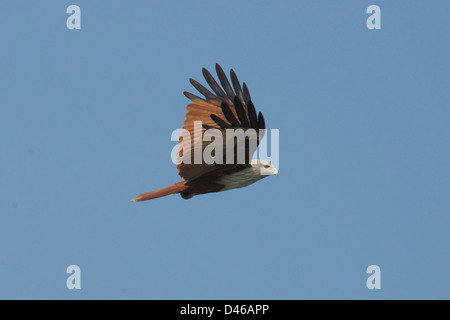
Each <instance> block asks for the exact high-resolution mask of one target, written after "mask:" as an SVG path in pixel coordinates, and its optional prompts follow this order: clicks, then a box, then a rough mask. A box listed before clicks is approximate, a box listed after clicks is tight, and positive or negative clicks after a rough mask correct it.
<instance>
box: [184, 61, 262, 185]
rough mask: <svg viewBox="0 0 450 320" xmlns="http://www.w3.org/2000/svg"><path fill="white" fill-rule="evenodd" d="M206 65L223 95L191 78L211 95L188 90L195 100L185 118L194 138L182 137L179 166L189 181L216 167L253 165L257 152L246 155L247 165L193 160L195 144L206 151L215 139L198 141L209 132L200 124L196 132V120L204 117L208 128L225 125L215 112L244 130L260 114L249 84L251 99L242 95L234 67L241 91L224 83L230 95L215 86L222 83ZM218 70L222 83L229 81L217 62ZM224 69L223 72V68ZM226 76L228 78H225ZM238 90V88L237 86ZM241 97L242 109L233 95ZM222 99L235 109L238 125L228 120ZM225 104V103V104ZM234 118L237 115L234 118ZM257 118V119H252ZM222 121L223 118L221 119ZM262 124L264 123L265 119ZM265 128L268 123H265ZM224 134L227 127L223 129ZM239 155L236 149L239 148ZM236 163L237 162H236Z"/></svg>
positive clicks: (234, 80) (189, 106)
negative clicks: (255, 107)
mask: <svg viewBox="0 0 450 320" xmlns="http://www.w3.org/2000/svg"><path fill="white" fill-rule="evenodd" d="M205 70H206V69H204V71H203V73H204V75H205V74H206V80H207V82H208V83H209V84H210V85H211V84H213V88H212V89H213V91H214V92H216V93H217V92H219V93H220V94H221V96H214V94H213V93H211V92H210V91H208V92H206V90H207V89H206V88H204V87H203V86H201V85H200V84H199V83H198V82H196V81H193V80H191V83H192V84H193V85H194V87H196V89H197V90H199V91H200V93H207V95H206V96H205V98H200V97H198V96H196V95H194V94H192V93H188V92H186V93H185V95H186V97H188V98H189V99H191V101H192V103H191V104H188V105H187V107H186V109H187V113H186V119H185V121H184V126H183V129H185V130H187V131H188V132H189V135H190V139H189V138H187V139H184V138H183V137H180V141H179V154H178V163H179V164H178V166H177V168H178V170H179V174H180V176H181V177H182V178H184V179H185V180H187V181H193V180H195V179H198V178H200V177H201V176H204V175H205V174H208V173H211V172H213V171H215V170H220V171H222V170H227V171H230V170H231V171H232V170H233V168H235V169H236V170H242V169H243V168H245V167H247V166H249V165H250V164H249V162H250V160H251V156H252V155H253V152H254V151H255V150H252V152H251V153H252V155H250V156H247V157H246V165H244V166H243V165H242V164H241V165H230V164H206V163H201V164H194V163H193V153H194V148H196V147H198V148H201V149H202V154H203V150H204V148H205V147H206V146H207V145H208V144H209V143H211V142H209V141H207V142H205V141H204V142H203V143H202V145H198V141H199V140H200V139H201V138H202V136H203V133H204V132H205V130H206V129H205V128H204V127H198V128H197V132H195V129H196V128H195V125H194V122H195V121H201V124H202V125H205V126H207V127H208V128H217V129H222V128H221V127H220V126H219V124H217V123H216V122H215V121H213V119H212V118H211V115H215V116H217V117H219V118H220V119H222V120H223V121H224V122H225V123H226V124H227V126H229V127H232V128H234V129H235V128H242V129H244V130H246V129H249V128H251V127H255V126H256V125H255V121H254V118H255V116H256V115H254V114H253V113H254V108H253V104H252V102H251V100H250V98H249V97H250V94H249V93H248V88H247V86H245V98H247V99H248V100H249V101H245V100H246V99H242V95H243V94H242V92H240V90H239V89H240V85H239V81H238V80H237V77H236V75H235V73H234V71H232V72H231V78H232V81H233V85H234V87H235V88H238V89H237V90H238V91H239V92H238V93H237V94H236V95H234V97H233V95H231V92H228V91H230V90H231V87H230V88H228V87H229V84H228V87H227V86H226V87H224V89H225V91H227V93H230V95H229V96H228V97H227V96H225V95H224V94H223V92H221V91H220V90H219V89H218V88H215V87H216V85H217V86H218V84H217V83H216V82H215V81H213V79H212V76H211V75H210V74H209V72H207V71H206V72H205ZM216 70H218V75H219V80H220V82H221V83H222V85H223V84H224V83H225V84H227V82H228V80H227V79H226V77H225V74H224V73H223V71H221V68H220V66H219V65H216ZM219 71H221V72H219ZM224 77H225V78H224ZM235 90H236V89H235ZM236 96H237V97H238V99H240V104H241V105H242V106H238V107H239V109H238V110H237V111H236V106H235V103H234V102H233V101H232V99H235V97H236ZM222 103H226V105H227V106H229V111H231V113H232V114H233V115H234V117H235V118H236V119H237V120H238V122H239V126H236V121H234V123H235V125H234V126H232V125H231V124H230V121H228V120H227V116H226V115H225V114H224V112H223V110H222V107H221V105H222ZM249 104H251V106H250V114H249V106H248V105H249ZM224 108H225V107H224ZM226 111H227V112H228V118H230V114H229V111H228V110H226ZM231 120H234V119H231ZM252 120H253V121H252ZM219 123H220V122H219ZM262 125H264V124H263V123H262ZM264 128H265V126H264ZM264 128H259V129H264ZM221 131H222V132H223V134H224V130H221ZM260 138H261V137H259V138H258V140H257V144H259V141H260ZM224 141H225V137H224ZM235 155H236V152H235ZM225 157H226V155H225V152H224V158H225ZM235 163H236V162H235ZM224 168H226V169H224Z"/></svg>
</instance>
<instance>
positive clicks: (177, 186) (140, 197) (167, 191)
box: [131, 181, 188, 201]
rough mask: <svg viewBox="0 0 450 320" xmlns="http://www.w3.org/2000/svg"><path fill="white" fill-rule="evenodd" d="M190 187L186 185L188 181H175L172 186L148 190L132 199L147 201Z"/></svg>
mask: <svg viewBox="0 0 450 320" xmlns="http://www.w3.org/2000/svg"><path fill="white" fill-rule="evenodd" d="M187 188H188V187H187V186H186V181H180V182H178V183H175V184H174V185H171V186H170V187H166V188H162V189H159V190H156V191H152V192H147V193H143V194H140V195H138V196H137V197H136V198H134V199H132V200H131V201H146V200H151V199H156V198H161V197H165V196H168V195H170V194H174V193H180V192H182V191H184V190H186V189H187Z"/></svg>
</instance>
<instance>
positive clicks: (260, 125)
mask: <svg viewBox="0 0 450 320" xmlns="http://www.w3.org/2000/svg"><path fill="white" fill-rule="evenodd" d="M265 128H266V122H265V121H264V116H263V114H262V113H261V112H260V113H259V114H258V129H265Z"/></svg>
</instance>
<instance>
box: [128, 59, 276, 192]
mask: <svg viewBox="0 0 450 320" xmlns="http://www.w3.org/2000/svg"><path fill="white" fill-rule="evenodd" d="M202 71H203V76H204V77H205V79H206V82H207V83H208V84H209V86H210V87H211V89H212V90H213V91H214V93H213V92H211V91H210V90H208V89H207V88H205V87H204V86H203V85H201V84H200V83H199V82H197V81H195V80H194V79H189V80H190V82H191V84H192V85H193V86H194V87H195V88H196V89H197V90H198V91H199V92H200V93H201V94H202V95H203V96H204V98H201V97H198V96H196V95H194V94H192V93H189V92H184V95H185V96H186V97H187V98H189V99H190V100H191V102H192V103H190V104H188V105H187V107H186V109H187V113H186V119H185V121H184V126H183V132H184V133H183V135H182V136H181V137H180V140H179V143H178V145H179V153H178V166H177V169H178V170H179V175H180V176H181V177H182V178H183V181H180V182H178V183H175V184H174V185H171V186H169V187H166V188H163V189H160V190H156V191H152V192H147V193H143V194H141V195H138V196H137V197H136V198H134V199H132V201H145V200H151V199H155V198H160V197H164V196H167V195H170V194H175V193H179V194H180V195H181V197H183V198H184V199H190V198H192V197H193V196H195V195H199V194H205V193H212V192H220V191H226V190H230V189H235V188H242V187H246V186H248V185H250V184H252V183H255V182H256V181H258V180H261V179H262V178H265V177H267V176H269V175H278V170H277V169H276V168H275V167H274V166H273V165H272V164H270V163H269V162H267V161H265V160H252V157H253V154H254V152H255V151H256V149H257V147H258V145H259V142H260V141H261V139H262V138H263V136H264V132H265V128H266V125H265V121H264V117H263V115H262V113H261V112H260V113H259V114H258V115H257V114H256V110H255V106H254V105H253V102H252V100H251V98H250V92H249V90H248V87H247V85H246V84H245V82H244V83H243V86H242V87H241V85H240V83H239V80H238V78H237V76H236V73H235V72H234V71H233V69H231V70H230V78H231V84H232V85H230V82H229V81H228V79H227V76H226V75H225V72H224V71H223V69H222V68H221V67H220V66H219V64H216V72H217V76H218V78H219V82H220V84H221V85H222V86H220V85H219V84H218V83H217V82H216V80H215V79H214V77H213V76H212V75H211V73H209V71H208V70H206V69H205V68H203V69H202ZM233 89H234V90H233ZM199 123H200V126H199V125H198V124H199ZM239 129H240V132H241V135H240V136H239V135H234V136H233V135H231V138H230V136H229V135H228V133H229V132H230V130H231V131H234V132H238V131H239ZM209 131H211V132H212V133H215V134H216V135H215V136H214V137H215V139H214V141H213V139H211V138H209V139H207V138H206V134H207V133H208V132H209ZM242 132H243V133H244V134H242ZM248 132H253V133H254V134H253V135H252V134H248V135H246V133H248ZM217 134H218V135H219V137H218V136H217ZM239 137H241V138H239ZM217 138H223V139H219V140H222V141H225V142H226V143H222V144H221V147H220V149H218V148H216V149H215V150H214V152H211V155H212V154H215V155H217V157H216V158H215V159H219V161H215V162H213V163H211V161H207V159H206V158H205V157H202V158H201V159H200V161H196V160H198V159H197V158H195V154H196V153H197V151H200V154H201V155H203V153H205V152H206V151H207V150H208V148H209V149H211V144H212V143H214V142H216V140H218V139H217ZM239 141H241V142H242V144H241V145H242V146H243V149H239ZM230 143H231V147H230ZM222 145H223V146H222ZM242 150H244V152H245V154H244V155H243V156H241V154H242ZM240 151H241V154H240V153H239V152H240ZM240 156H241V157H240ZM213 157H214V156H213ZM230 159H231V161H230ZM230 162H231V163H230Z"/></svg>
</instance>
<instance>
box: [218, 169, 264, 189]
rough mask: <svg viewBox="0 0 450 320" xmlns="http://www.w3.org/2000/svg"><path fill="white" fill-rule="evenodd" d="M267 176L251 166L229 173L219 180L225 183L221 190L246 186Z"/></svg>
mask: <svg viewBox="0 0 450 320" xmlns="http://www.w3.org/2000/svg"><path fill="white" fill-rule="evenodd" d="M265 177H267V176H266V175H261V174H259V172H255V170H254V169H253V168H252V167H250V168H246V169H244V170H241V171H238V172H235V173H232V174H227V175H225V176H223V177H221V178H220V179H219V180H218V181H217V182H218V183H220V184H223V185H225V187H224V188H223V189H222V190H221V191H225V190H230V189H236V188H243V187H246V186H248V185H251V184H252V183H255V182H256V181H258V180H261V179H262V178H265Z"/></svg>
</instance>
